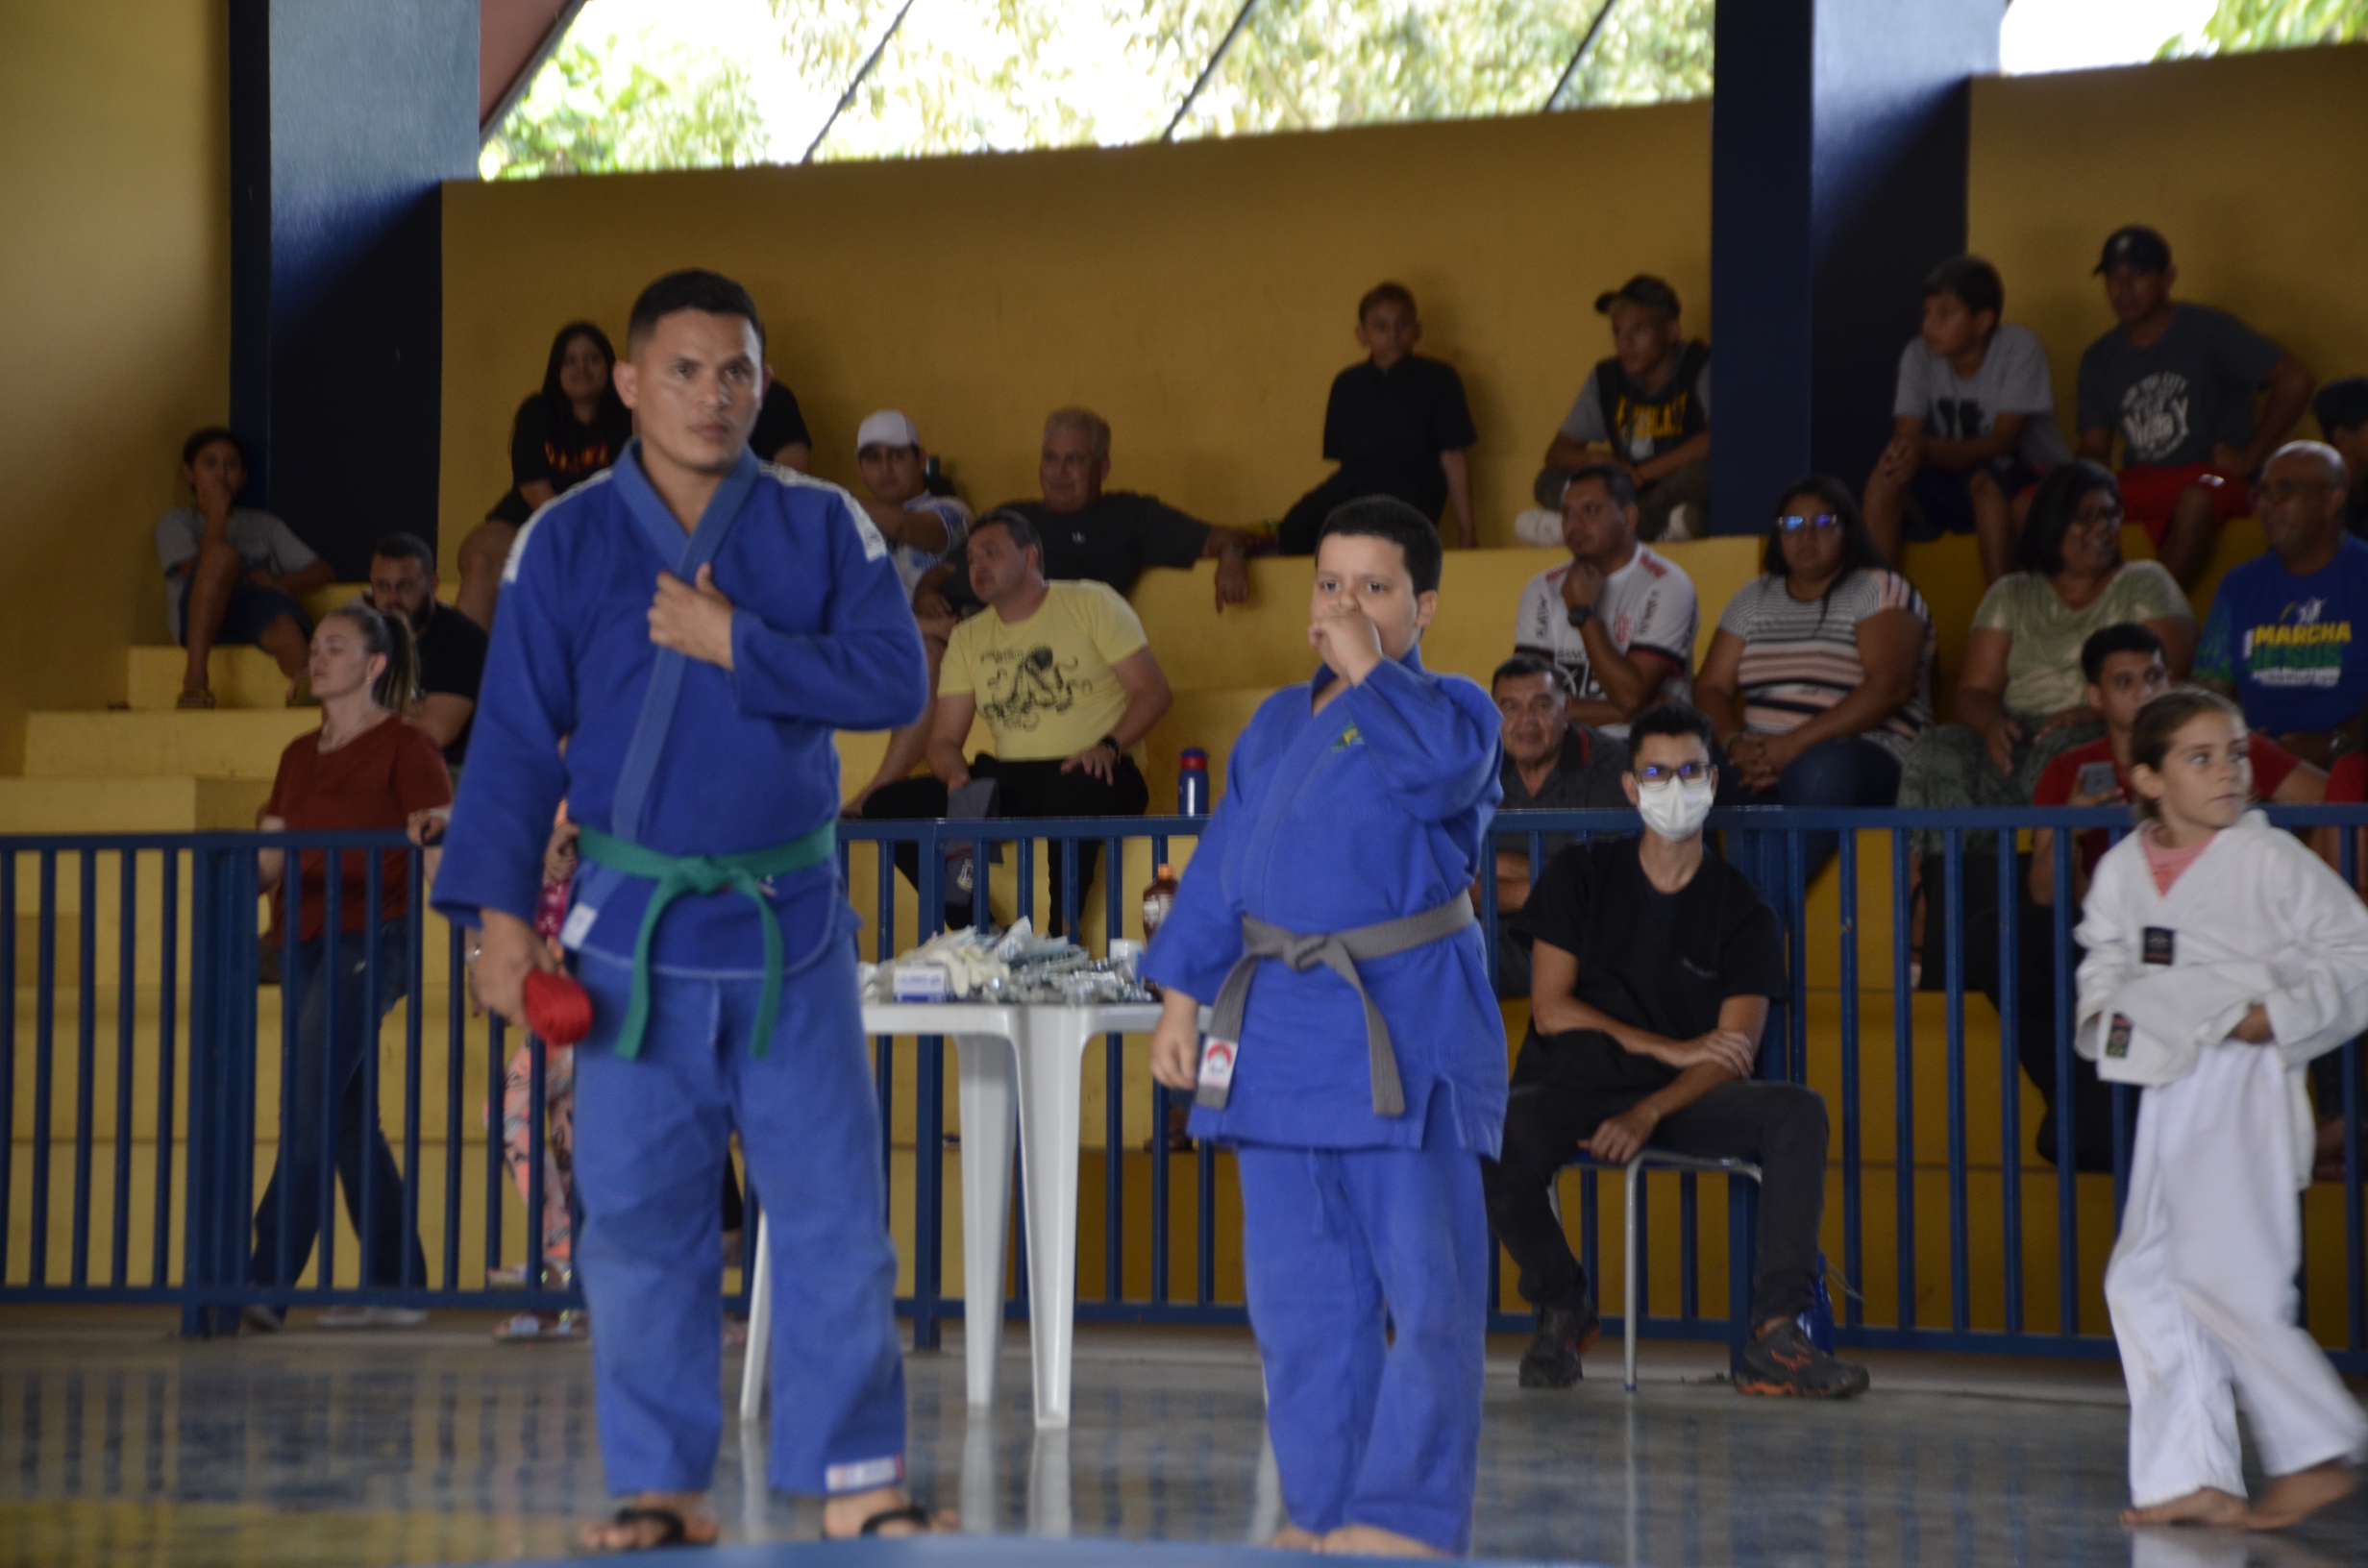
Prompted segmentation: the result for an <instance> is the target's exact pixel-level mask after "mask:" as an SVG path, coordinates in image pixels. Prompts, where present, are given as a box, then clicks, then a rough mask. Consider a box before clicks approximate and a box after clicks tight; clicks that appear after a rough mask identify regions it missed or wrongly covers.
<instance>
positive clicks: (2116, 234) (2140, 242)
mask: <svg viewBox="0 0 2368 1568" xmlns="http://www.w3.org/2000/svg"><path fill="white" fill-rule="evenodd" d="M2170 264H2171V242H2170V241H2169V240H2167V239H2164V238H2163V237H2162V236H2161V235H2160V234H2158V233H2155V232H2154V231H2153V230H2152V229H2149V228H2147V227H2146V226H2145V225H2144V224H2142V223H2133V224H2126V225H2124V226H2123V227H2121V228H2119V229H2116V230H2114V231H2113V232H2112V233H2111V234H2110V235H2109V237H2108V238H2107V239H2106V241H2105V254H2104V255H2103V256H2100V257H2097V272H2096V274H2091V276H2096V275H2097V274H2103V273H2108V272H2110V271H2112V270H2113V269H2114V268H2115V267H2135V268H2136V269H2137V270H2138V271H2140V272H2161V271H2163V270H2165V269H2166V268H2168V267H2169V266H2170Z"/></svg>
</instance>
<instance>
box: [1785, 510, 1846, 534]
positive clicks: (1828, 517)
mask: <svg viewBox="0 0 2368 1568" xmlns="http://www.w3.org/2000/svg"><path fill="white" fill-rule="evenodd" d="M1776 526H1777V527H1780V528H1782V529H1784V531H1785V532H1787V533H1798V532H1800V531H1801V530H1802V529H1803V528H1814V529H1816V530H1817V531H1818V532H1819V533H1823V532H1825V531H1826V530H1827V529H1829V528H1838V527H1841V519H1840V518H1838V517H1837V516H1836V515H1835V514H1833V513H1832V512H1819V513H1818V514H1817V515H1816V516H1814V517H1801V516H1798V515H1795V516H1791V517H1780V518H1778V519H1777V520H1776Z"/></svg>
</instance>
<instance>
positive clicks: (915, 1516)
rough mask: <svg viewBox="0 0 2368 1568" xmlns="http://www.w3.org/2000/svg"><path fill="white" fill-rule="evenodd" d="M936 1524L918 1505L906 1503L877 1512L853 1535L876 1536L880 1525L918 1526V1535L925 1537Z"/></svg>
mask: <svg viewBox="0 0 2368 1568" xmlns="http://www.w3.org/2000/svg"><path fill="white" fill-rule="evenodd" d="M936 1523H937V1521H936V1520H934V1519H932V1518H930V1517H929V1510H928V1509H926V1508H925V1507H922V1506H921V1505H920V1504H918V1503H907V1504H905V1505H904V1506H903V1507H895V1508H882V1509H880V1511H879V1512H877V1513H876V1514H874V1515H872V1517H871V1518H869V1519H866V1520H865V1521H864V1522H863V1528H862V1529H860V1530H858V1531H855V1533H856V1534H857V1535H859V1536H861V1535H877V1534H878V1533H879V1530H880V1526H882V1525H919V1526H920V1527H921V1531H920V1533H922V1534H924V1535H925V1534H928V1533H929V1531H930V1530H931V1528H932V1527H933V1526H934V1525H935V1524H936Z"/></svg>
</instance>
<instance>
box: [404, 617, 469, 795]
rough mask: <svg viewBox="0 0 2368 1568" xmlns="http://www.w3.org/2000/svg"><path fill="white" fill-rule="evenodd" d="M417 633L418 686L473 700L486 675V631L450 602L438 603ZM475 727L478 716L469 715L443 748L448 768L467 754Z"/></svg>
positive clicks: (456, 764) (454, 766)
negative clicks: (457, 732) (467, 719)
mask: <svg viewBox="0 0 2368 1568" xmlns="http://www.w3.org/2000/svg"><path fill="white" fill-rule="evenodd" d="M418 636H419V689H420V690H421V691H422V692H426V693H430V694H434V693H438V692H441V693H444V694H447V695H449V696H453V697H465V698H468V699H469V700H470V701H472V702H474V701H476V700H477V683H478V682H479V681H480V680H481V679H482V678H483V677H484V674H485V633H484V631H483V630H482V629H481V627H480V626H479V625H478V624H477V623H476V622H474V621H472V620H470V619H469V618H468V617H467V616H465V615H462V614H461V613H460V612H459V611H458V610H456V609H454V608H453V607H452V606H451V605H450V604H438V605H437V606H436V607H435V613H434V614H433V615H431V616H430V617H429V618H428V624H427V625H425V626H424V627H421V628H420V630H419V633H418ZM476 726H477V717H476V715H475V714H471V715H470V716H469V722H468V723H465V724H462V725H461V726H460V733H459V734H457V735H456V736H454V737H453V744H452V745H450V746H448V747H445V748H444V765H445V766H446V767H447V768H457V767H459V766H460V763H461V760H462V759H463V758H464V757H466V756H467V755H468V754H469V731H470V730H472V729H474V728H475V727H476Z"/></svg>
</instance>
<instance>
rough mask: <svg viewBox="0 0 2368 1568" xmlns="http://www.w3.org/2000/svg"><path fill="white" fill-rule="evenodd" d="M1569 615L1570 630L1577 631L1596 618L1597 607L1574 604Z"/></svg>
mask: <svg viewBox="0 0 2368 1568" xmlns="http://www.w3.org/2000/svg"><path fill="white" fill-rule="evenodd" d="M1568 615H1569V620H1570V629H1571V630H1572V631H1577V630H1578V629H1579V628H1580V627H1582V626H1584V625H1587V623H1589V622H1590V621H1592V620H1593V619H1594V618H1595V606H1593V605H1592V604H1573V605H1571V606H1570V609H1569V612H1568Z"/></svg>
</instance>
